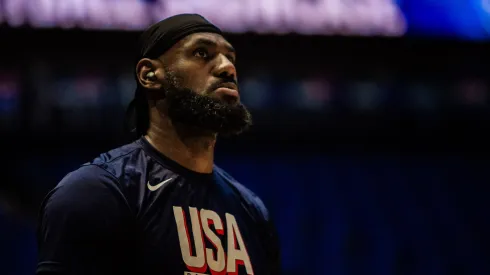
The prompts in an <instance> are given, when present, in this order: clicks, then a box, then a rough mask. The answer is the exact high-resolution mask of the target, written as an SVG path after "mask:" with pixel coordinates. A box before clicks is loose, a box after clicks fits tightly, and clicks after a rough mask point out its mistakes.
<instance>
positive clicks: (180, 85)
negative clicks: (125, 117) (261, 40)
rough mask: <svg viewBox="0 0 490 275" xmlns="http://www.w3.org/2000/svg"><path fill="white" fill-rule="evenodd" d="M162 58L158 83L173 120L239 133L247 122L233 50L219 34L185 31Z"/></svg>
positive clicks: (214, 129) (218, 131)
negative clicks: (162, 73)
mask: <svg viewBox="0 0 490 275" xmlns="http://www.w3.org/2000/svg"><path fill="white" fill-rule="evenodd" d="M163 60H164V62H162V64H163V66H164V71H165V77H164V80H163V83H162V84H163V89H164V90H165V91H164V92H165V95H166V96H165V100H166V102H167V108H168V115H169V117H170V118H171V119H172V120H173V121H175V122H180V123H183V124H187V125H190V126H194V127H198V128H202V129H203V130H209V131H212V132H216V133H218V134H221V135H234V134H239V133H241V132H243V131H244V130H246V129H247V128H248V127H249V126H250V125H251V123H252V120H251V115H250V113H249V112H248V110H247V109H246V108H245V106H243V105H242V104H241V103H240V96H239V89H238V81H237V74H236V68H235V60H236V55H235V51H234V49H233V47H232V46H231V45H230V44H229V43H228V42H227V41H226V40H225V39H224V38H223V37H222V36H221V35H218V34H212V33H197V34H193V35H189V36H188V37H186V38H184V39H183V40H182V41H180V42H179V43H178V44H177V45H175V46H174V47H173V48H172V49H170V50H169V51H168V52H167V53H165V54H164V55H163Z"/></svg>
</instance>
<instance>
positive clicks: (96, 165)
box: [51, 142, 142, 194]
mask: <svg viewBox="0 0 490 275" xmlns="http://www.w3.org/2000/svg"><path fill="white" fill-rule="evenodd" d="M141 151H142V150H141V147H140V146H138V144H137V143H136V142H133V143H130V144H126V145H123V146H121V147H118V148H114V149H112V150H110V151H107V152H105V153H102V154H100V155H99V156H98V157H96V158H95V159H93V160H92V161H90V162H87V163H84V164H82V165H81V166H80V167H78V168H77V169H75V170H73V171H71V172H69V173H68V174H66V175H65V176H64V177H63V179H62V180H61V181H60V182H59V183H58V184H57V185H56V187H55V188H54V189H53V190H52V191H51V193H55V192H57V193H67V192H68V193H71V192H72V190H78V189H84V190H92V191H94V192H95V191H101V190H110V191H111V192H112V193H120V194H124V193H125V192H124V189H125V187H124V186H125V185H127V183H126V182H128V181H124V179H125V178H128V176H130V175H131V174H135V173H139V172H138V170H139V168H138V166H141V165H142V164H141V163H138V160H141V158H138V156H137V155H138V154H141V153H142V152H141Z"/></svg>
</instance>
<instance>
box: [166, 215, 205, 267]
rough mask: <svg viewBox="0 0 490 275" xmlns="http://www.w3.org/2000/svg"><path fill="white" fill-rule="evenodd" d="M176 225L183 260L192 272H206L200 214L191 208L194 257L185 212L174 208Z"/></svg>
mask: <svg viewBox="0 0 490 275" xmlns="http://www.w3.org/2000/svg"><path fill="white" fill-rule="evenodd" d="M173 209H174V216H175V223H176V224H177V232H178V235H179V243H180V249H181V252H182V259H183V260H184V263H185V264H186V265H187V267H188V268H189V269H191V271H194V272H199V271H201V269H203V271H204V270H206V269H205V268H206V258H205V256H204V253H205V252H204V240H203V238H202V230H201V221H200V219H199V213H198V212H197V209H196V208H194V207H189V211H190V216H191V224H192V233H193V234H192V236H193V238H194V246H195V249H196V251H195V252H196V255H194V256H193V255H192V245H191V240H190V236H189V227H188V224H187V222H186V217H185V213H184V210H183V209H182V208H181V207H177V206H174V208H173Z"/></svg>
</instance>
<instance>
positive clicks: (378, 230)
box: [0, 0, 490, 275]
mask: <svg viewBox="0 0 490 275" xmlns="http://www.w3.org/2000/svg"><path fill="white" fill-rule="evenodd" d="M182 12H197V13H200V14H202V15H204V16H206V17H207V18H208V19H210V21H212V22H214V23H216V24H217V25H218V26H220V27H222V28H223V29H224V30H225V31H226V32H227V38H228V39H229V40H230V41H231V42H232V43H233V44H234V46H235V47H236V48H237V50H238V72H239V78H240V85H241V90H242V100H243V102H244V103H245V104H246V105H247V106H248V107H249V108H250V109H251V111H252V114H253V115H254V117H255V127H254V128H253V130H252V131H250V132H249V133H247V134H245V135H243V136H240V137H238V138H234V139H230V140H221V141H220V142H219V144H218V148H217V159H216V162H217V164H218V165H220V166H221V167H223V168H225V169H226V170H228V171H229V172H230V173H231V174H232V175H233V176H234V177H235V178H237V179H238V180H240V181H241V182H242V183H244V184H245V185H247V186H248V187H249V188H250V189H252V190H253V191H254V192H255V193H257V194H258V195H259V196H260V197H261V198H262V199H263V200H264V202H265V203H266V205H267V206H268V207H269V209H270V211H271V213H272V215H273V217H274V219H275V221H276V224H277V227H278V230H279V235H280V240H281V246H282V255H283V268H284V274H329V275H337V274H338V275H341V274H342V275H355V274H379V275H391V274H393V275H395V274H396V275H398V274H400V275H401V274H451V275H453V274H454V275H459V274H475V275H476V274H490V261H489V256H490V248H489V247H490V237H489V236H488V232H490V219H489V218H490V217H489V206H490V203H489V199H488V196H489V195H490V188H489V187H488V183H489V172H490V168H489V164H490V157H489V154H488V152H489V149H490V146H489V145H490V141H489V138H490V134H489V132H487V130H489V128H490V127H489V118H490V105H489V104H490V99H489V96H490V89H489V85H490V82H489V81H490V79H489V73H490V70H489V68H490V62H489V61H490V1H488V0H466V1H434V0H399V1H396V0H357V1H353V0H349V1H348V0H281V1H279V0H240V1H238V0H229V1H224V0H205V1H204V0H185V1H184V0H121V1H110V0H90V1H88V0H87V1H83V0H63V1H56V0H0V23H1V24H2V25H1V27H0V123H1V127H0V135H1V144H0V146H1V147H0V148H1V152H2V160H3V161H5V163H4V164H2V165H1V167H2V171H1V173H2V180H1V182H0V274H2V275H24V274H26V275H27V274H34V270H35V266H36V253H37V251H36V249H37V248H36V237H35V232H36V222H37V220H36V219H37V212H38V210H39V206H40V203H41V201H42V199H43V198H44V196H45V195H46V193H47V192H48V191H49V190H50V189H51V188H53V187H54V186H55V185H56V184H57V183H58V182H59V180H61V178H62V177H63V176H64V175H65V174H66V173H68V172H70V171H72V170H74V169H76V168H77V167H78V166H79V165H80V164H82V163H84V162H87V161H90V160H91V159H93V158H94V157H96V156H97V155H98V154H99V153H101V152H104V151H107V150H109V149H111V148H115V147H118V146H120V145H122V144H124V143H126V142H129V140H128V139H127V137H126V136H125V134H124V132H123V118H124V111H125V108H126V107H127V104H128V103H129V101H130V100H131V98H132V97H133V91H134V87H135V83H134V78H133V64H132V62H133V57H134V54H135V52H134V45H135V42H136V39H137V37H138V34H139V31H141V30H142V29H144V28H145V27H146V26H148V25H149V24H151V23H154V22H157V21H159V20H160V19H163V18H165V17H167V16H170V15H174V14H177V13H182Z"/></svg>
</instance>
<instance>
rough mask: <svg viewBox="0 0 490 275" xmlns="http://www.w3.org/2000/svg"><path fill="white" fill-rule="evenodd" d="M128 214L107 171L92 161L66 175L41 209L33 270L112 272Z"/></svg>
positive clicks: (121, 247) (74, 273) (73, 273)
mask: <svg viewBox="0 0 490 275" xmlns="http://www.w3.org/2000/svg"><path fill="white" fill-rule="evenodd" d="M129 213H130V211H129V207H128V206H127V203H126V201H125V199H124V196H123V195H122V194H121V193H120V192H119V189H118V188H117V186H116V183H115V179H114V178H113V177H112V176H111V175H110V174H109V173H108V172H106V171H105V170H102V169H101V168H99V167H97V166H92V165H91V166H84V167H82V168H80V169H78V170H76V171H74V172H72V173H70V174H69V175H67V176H66V177H65V178H64V179H63V180H62V181H61V182H60V184H58V186H57V187H56V188H55V189H54V190H53V191H51V192H50V193H49V194H48V196H47V197H46V199H45V200H44V202H43V205H42V208H41V213H40V216H39V224H38V246H39V262H38V267H37V274H43V275H45V274H46V275H47V274H53V275H54V274H56V275H61V274H63V275H78V274H115V273H112V272H113V271H115V269H117V268H118V267H121V265H122V264H123V263H124V261H123V260H124V258H123V257H121V258H120V260H121V262H120V263H117V262H115V260H116V259H118V258H117V257H118V256H121V255H124V252H122V251H123V250H124V247H128V246H129V245H127V242H126V243H125V242H124V240H125V238H128V237H127V236H125V235H126V234H129V232H127V231H128V230H129V228H130V226H129V224H128V220H129V219H128V216H129ZM111 265H116V266H114V267H112V266H111Z"/></svg>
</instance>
